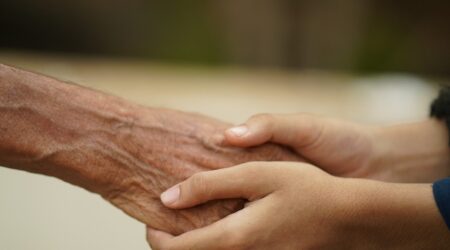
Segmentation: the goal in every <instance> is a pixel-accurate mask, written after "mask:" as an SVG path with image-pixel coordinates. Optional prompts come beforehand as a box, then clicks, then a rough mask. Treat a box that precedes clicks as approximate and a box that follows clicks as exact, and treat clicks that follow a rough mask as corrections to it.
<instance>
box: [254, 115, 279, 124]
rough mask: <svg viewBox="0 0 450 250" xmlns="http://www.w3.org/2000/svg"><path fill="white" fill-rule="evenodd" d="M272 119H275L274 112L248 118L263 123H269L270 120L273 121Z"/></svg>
mask: <svg viewBox="0 0 450 250" xmlns="http://www.w3.org/2000/svg"><path fill="white" fill-rule="evenodd" d="M274 119H275V115H274V114H270V113H261V114H256V115H253V116H252V117H251V118H250V121H256V122H260V123H264V124H270V123H271V122H273V120H274Z"/></svg>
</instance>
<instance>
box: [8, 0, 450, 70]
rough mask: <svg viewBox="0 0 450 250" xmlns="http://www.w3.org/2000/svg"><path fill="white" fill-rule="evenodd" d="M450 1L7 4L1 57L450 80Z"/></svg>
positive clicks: (31, 0)
mask: <svg viewBox="0 0 450 250" xmlns="http://www.w3.org/2000/svg"><path fill="white" fill-rule="evenodd" d="M449 13H450V1H438V0H430V1H418V0H410V1H388V0H346V1H341V0H325V1H314V0H244V1H243V0H214V1H208V0H191V1H179V0H172V1H156V0H127V1H109V0H89V1H88V0H78V1H73V0H69V1H60V0H39V1H35V0H14V1H1V2H0V22H1V23H2V33H1V35H0V48H3V49H31V50H39V51H41V50H43V51H62V52H74V53H84V54H95V55H113V56H129V57H139V58H144V59H151V60H160V61H170V62H183V63H201V64H225V65H226V64H233V65H245V66H264V67H277V68H294V69H303V68H319V69H331V70H348V71H355V72H380V71H409V72H416V73H426V74H437V75H447V76H448V75H450V14H449Z"/></svg>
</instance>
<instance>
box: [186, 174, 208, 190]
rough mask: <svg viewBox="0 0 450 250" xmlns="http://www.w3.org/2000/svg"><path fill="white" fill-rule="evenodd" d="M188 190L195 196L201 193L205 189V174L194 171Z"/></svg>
mask: <svg viewBox="0 0 450 250" xmlns="http://www.w3.org/2000/svg"><path fill="white" fill-rule="evenodd" d="M189 189H190V190H189V191H190V192H192V193H194V194H195V195H196V196H199V195H201V194H202V193H204V192H205V191H206V190H207V183H206V174H205V173H196V174H194V175H192V177H191V178H190V181H189Z"/></svg>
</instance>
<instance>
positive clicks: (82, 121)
mask: <svg viewBox="0 0 450 250" xmlns="http://www.w3.org/2000/svg"><path fill="white" fill-rule="evenodd" d="M229 126H230V125H229V124H227V123H224V122H221V121H219V120H216V119H212V118H209V117H205V116H202V115H198V114H191V113H184V112H179V111H174V110H167V109H158V108H147V107H143V106H140V105H136V104H133V103H130V102H128V101H126V100H123V99H121V98H118V97H115V96H111V95H108V94H105V93H101V92H98V91H94V90H91V89H88V88H85V87H81V86H78V85H76V84H71V83H64V82H61V81H59V80H56V79H53V78H49V77H46V76H42V75H39V74H35V73H31V72H27V71H24V70H20V69H16V68H13V67H9V66H6V65H2V64H0V165H1V166H5V167H8V168H14V169H20V170H24V171H28V172H33V173H38V174H44V175H48V176H53V177H56V178H59V179H61V180H63V181H66V182H68V183H71V184H74V185H76V186H79V187H82V188H84V189H86V190H88V191H91V192H94V193H97V194H99V195H101V196H102V197H103V198H105V199H106V200H108V201H109V202H111V203H112V204H113V205H115V206H117V207H118V208H120V209H122V210H123V211H124V212H125V213H127V214H129V215H130V216H132V217H134V218H136V219H138V220H140V221H141V222H143V223H145V224H147V225H149V226H151V227H152V228H156V229H159V230H162V231H165V232H169V233H171V234H174V235H178V234H181V233H183V232H186V231H189V230H192V229H195V228H198V227H202V226H206V225H209V224H211V223H212V222H214V221H217V220H219V219H220V218H223V217H225V216H227V215H228V214H230V213H232V212H235V211H237V210H239V209H241V208H242V206H243V204H244V202H243V199H239V198H237V199H227V200H218V201H211V202H207V203H205V204H202V205H199V206H196V207H193V208H186V209H181V210H173V209H169V208H166V207H165V206H163V205H162V203H161V201H160V199H159V195H160V193H161V192H162V191H164V190H165V189H167V188H169V187H170V186H173V185H174V184H176V183H178V182H180V181H183V180H185V179H187V178H188V177H190V176H192V175H193V174H195V173H198V172H202V171H207V170H214V169H220V168H225V167H230V166H233V165H237V164H240V163H244V162H248V161H302V158H301V157H300V156H299V155H298V154H295V153H293V152H292V151H291V150H290V149H288V148H287V147H283V146H278V145H275V144H271V143H269V144H265V145H261V146H256V147H250V148H235V147H228V146H226V145H223V143H222V141H221V138H220V137H219V138H218V137H216V136H215V135H217V134H220V132H221V131H224V130H225V129H226V128H227V127H229Z"/></svg>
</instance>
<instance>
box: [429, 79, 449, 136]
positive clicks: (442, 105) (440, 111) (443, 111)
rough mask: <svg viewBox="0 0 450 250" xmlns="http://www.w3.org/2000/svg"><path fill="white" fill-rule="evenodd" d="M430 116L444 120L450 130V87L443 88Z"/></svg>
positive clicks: (432, 105) (432, 106)
mask: <svg viewBox="0 0 450 250" xmlns="http://www.w3.org/2000/svg"><path fill="white" fill-rule="evenodd" d="M430 116H431V117H435V118H437V119H439V120H442V121H444V122H445V124H446V126H447V129H448V130H449V131H450V87H447V86H446V87H444V88H442V89H441V91H440V92H439V96H438V97H437V98H436V99H435V100H434V101H433V103H432V104H431V109H430ZM449 144H450V138H449Z"/></svg>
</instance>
